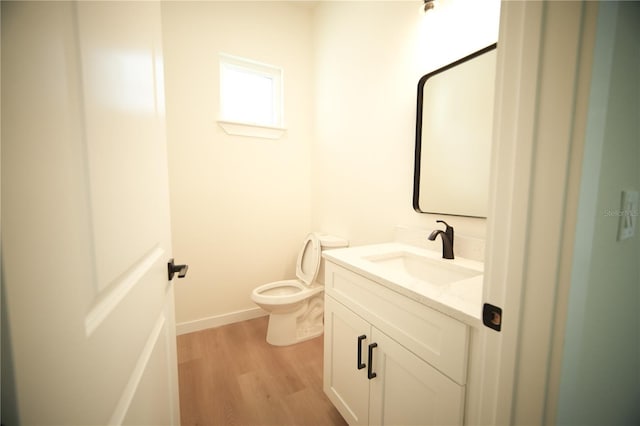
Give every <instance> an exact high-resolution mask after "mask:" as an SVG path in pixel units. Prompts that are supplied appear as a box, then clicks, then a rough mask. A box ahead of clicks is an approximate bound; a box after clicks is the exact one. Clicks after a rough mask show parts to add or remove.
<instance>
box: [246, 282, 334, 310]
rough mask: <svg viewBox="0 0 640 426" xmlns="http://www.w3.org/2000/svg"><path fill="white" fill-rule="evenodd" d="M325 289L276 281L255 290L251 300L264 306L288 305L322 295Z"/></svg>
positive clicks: (298, 283)
mask: <svg viewBox="0 0 640 426" xmlns="http://www.w3.org/2000/svg"><path fill="white" fill-rule="evenodd" d="M322 290H324V288H323V287H321V286H318V287H307V286H306V285H304V283H302V282H300V281H299V280H283V281H274V282H272V283H268V284H264V285H261V286H260V287H258V288H256V289H255V290H253V293H252V295H251V298H252V299H253V301H254V302H256V303H258V304H264V305H276V304H278V305H288V304H292V303H297V302H300V301H301V300H304V299H306V298H307V297H310V296H313V295H314V294H317V293H320V292H321V291H322Z"/></svg>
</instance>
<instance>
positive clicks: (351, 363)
mask: <svg viewBox="0 0 640 426" xmlns="http://www.w3.org/2000/svg"><path fill="white" fill-rule="evenodd" d="M324 315H325V317H324V321H325V323H324V330H325V331H324V378H323V379H324V380H323V388H324V392H325V393H326V394H327V396H328V397H329V399H330V400H331V402H332V403H333V405H335V407H336V408H337V409H338V411H339V412H340V414H342V417H344V418H345V420H346V421H347V422H348V423H349V424H350V425H366V424H368V422H369V380H368V379H367V369H366V367H364V368H361V369H358V361H359V360H358V347H359V346H360V347H361V357H360V358H361V359H360V361H361V364H360V365H362V364H365V366H366V365H367V363H368V359H367V345H368V344H369V343H371V339H370V337H371V336H370V334H371V333H370V331H371V326H370V325H369V323H368V322H366V321H365V320H363V319H362V318H360V317H359V316H358V315H356V314H355V313H353V312H352V311H351V310H349V309H348V308H346V307H345V306H344V305H342V304H340V303H338V302H336V301H335V300H333V299H332V298H331V297H329V296H325V306H324ZM360 336H365V337H364V338H359V337H360Z"/></svg>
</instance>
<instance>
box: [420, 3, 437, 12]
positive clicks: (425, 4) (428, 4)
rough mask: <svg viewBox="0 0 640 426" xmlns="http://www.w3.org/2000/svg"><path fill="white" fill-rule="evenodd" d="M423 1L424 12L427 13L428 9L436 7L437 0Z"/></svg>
mask: <svg viewBox="0 0 640 426" xmlns="http://www.w3.org/2000/svg"><path fill="white" fill-rule="evenodd" d="M423 2H424V5H423V7H424V13H427V12H428V11H430V10H431V9H433V8H434V7H436V0H423Z"/></svg>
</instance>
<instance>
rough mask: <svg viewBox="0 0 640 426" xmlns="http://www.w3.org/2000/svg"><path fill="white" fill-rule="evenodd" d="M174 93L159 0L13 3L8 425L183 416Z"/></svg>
mask: <svg viewBox="0 0 640 426" xmlns="http://www.w3.org/2000/svg"><path fill="white" fill-rule="evenodd" d="M163 104H164V99H163V80H162V46H161V32H160V5H159V4H158V3H155V2H78V3H74V2H37V3H36V2H2V231H3V233H2V250H3V251H2V265H3V274H2V279H3V282H2V284H3V290H4V294H3V297H5V298H6V299H5V300H4V301H3V305H5V306H6V307H7V312H3V319H5V318H6V319H5V320H4V321H3V325H2V327H3V332H4V333H9V336H8V337H9V339H8V340H9V342H10V344H9V345H8V346H9V347H6V346H7V345H5V347H3V353H4V354H5V357H4V359H3V364H6V365H5V367H6V368H4V369H3V381H4V380H5V379H6V376H10V377H9V378H10V379H11V380H8V382H10V383H11V382H12V383H13V385H12V386H11V388H9V389H7V388H3V389H2V392H3V394H5V393H11V398H9V400H11V399H14V400H15V404H14V405H13V406H9V407H6V406H4V407H3V408H4V411H3V413H2V417H3V419H2V421H3V423H4V424H14V423H15V421H16V417H17V418H18V419H19V421H20V422H21V423H22V424H67V425H70V424H83V425H88V424H107V423H108V424H153V425H160V424H178V423H179V408H178V394H177V389H178V386H177V363H176V346H175V326H174V317H173V290H172V287H171V283H170V282H169V281H168V278H167V261H168V260H169V259H170V257H171V243H170V230H169V209H168V206H169V202H168V201H169V200H168V182H167V180H168V176H167V166H166V146H165V130H164V105H163ZM3 337H7V336H3Z"/></svg>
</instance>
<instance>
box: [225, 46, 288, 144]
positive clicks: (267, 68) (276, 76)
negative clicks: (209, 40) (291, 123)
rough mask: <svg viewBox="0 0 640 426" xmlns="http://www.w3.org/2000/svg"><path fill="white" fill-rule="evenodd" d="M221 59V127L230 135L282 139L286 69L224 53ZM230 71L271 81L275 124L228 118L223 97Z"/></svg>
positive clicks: (284, 129) (273, 122)
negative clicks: (284, 76)
mask: <svg viewBox="0 0 640 426" xmlns="http://www.w3.org/2000/svg"><path fill="white" fill-rule="evenodd" d="M218 58H219V70H220V77H219V94H220V104H219V119H218V125H219V126H220V127H221V128H222V129H223V130H224V131H225V132H226V133H228V134H230V135H238V136H250V137H262V138H267V139H279V138H280V137H282V135H283V134H284V132H285V131H286V128H285V127H284V90H283V86H284V85H283V75H284V72H283V69H282V68H280V67H276V66H273V65H269V64H265V63H262V62H258V61H254V60H252V59H246V58H241V57H239V56H234V55H229V54H226V53H222V52H220V53H219V55H218ZM227 69H238V70H241V71H244V72H248V73H249V74H254V75H256V76H259V77H267V78H270V79H271V81H272V90H271V102H270V104H271V113H272V115H273V121H272V122H271V123H260V122H249V121H245V120H242V119H239V118H237V117H230V116H228V115H225V113H224V111H225V99H224V97H223V93H224V92H225V91H224V90H223V86H224V84H225V79H226V77H225V75H226V73H227Z"/></svg>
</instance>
